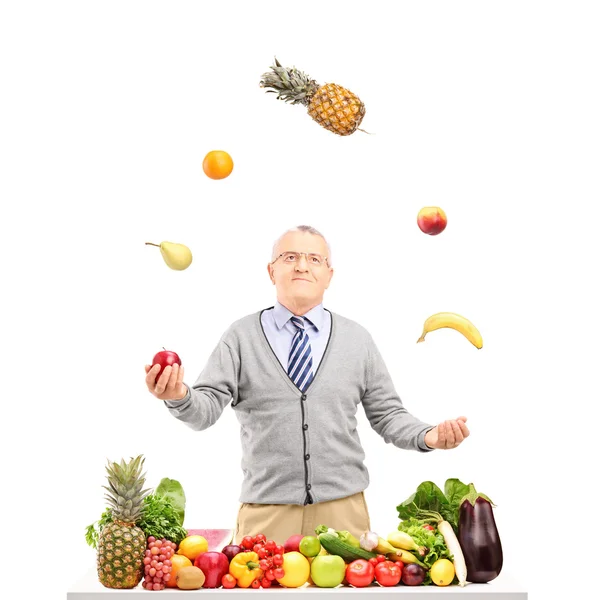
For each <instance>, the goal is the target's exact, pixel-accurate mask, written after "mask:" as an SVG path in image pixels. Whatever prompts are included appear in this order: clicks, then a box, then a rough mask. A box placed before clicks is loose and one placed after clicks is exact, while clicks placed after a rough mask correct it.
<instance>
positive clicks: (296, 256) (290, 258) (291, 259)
mask: <svg viewBox="0 0 600 600" xmlns="http://www.w3.org/2000/svg"><path fill="white" fill-rule="evenodd" d="M302 255H304V256H306V262H307V263H308V264H309V265H310V266H311V267H322V266H323V265H324V264H327V266H329V262H328V260H327V257H326V256H321V255H320V254H312V253H310V254H309V253H307V252H282V253H281V254H280V255H279V256H278V257H277V258H276V259H275V260H273V261H271V264H273V263H275V262H277V261H278V260H279V259H280V258H282V257H283V262H284V263H286V264H288V265H295V264H296V263H298V262H300V257H301V256H302Z"/></svg>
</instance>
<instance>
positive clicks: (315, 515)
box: [234, 492, 371, 544]
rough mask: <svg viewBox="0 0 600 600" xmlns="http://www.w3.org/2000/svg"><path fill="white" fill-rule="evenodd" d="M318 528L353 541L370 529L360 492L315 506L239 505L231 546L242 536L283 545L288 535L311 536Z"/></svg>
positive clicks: (365, 507) (367, 511)
mask: <svg viewBox="0 0 600 600" xmlns="http://www.w3.org/2000/svg"><path fill="white" fill-rule="evenodd" d="M318 525H326V526H327V527H332V528H333V529H336V530H342V531H343V530H347V531H349V532H350V533H351V534H352V535H354V536H355V537H357V538H360V536H361V535H362V534H363V533H365V532H366V531H370V529H371V520H370V518H369V510H368V508H367V503H366V501H365V495H364V493H363V492H359V493H358V494H353V495H352V496H348V497H346V498H339V499H337V500H330V501H328V502H317V503H316V504H307V505H305V506H301V505H299V504H246V503H243V504H240V508H239V510H238V516H237V524H236V531H235V541H234V543H235V544H238V543H239V542H241V541H242V538H243V537H244V536H245V535H251V536H253V537H254V536H255V535H256V534H258V533H263V534H264V535H265V536H266V537H267V539H268V540H274V541H275V542H277V543H278V544H284V543H285V541H286V540H287V539H288V538H289V537H290V536H292V535H295V534H300V535H315V528H316V527H317V526H318Z"/></svg>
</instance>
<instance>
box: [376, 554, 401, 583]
mask: <svg viewBox="0 0 600 600" xmlns="http://www.w3.org/2000/svg"><path fill="white" fill-rule="evenodd" d="M400 577H402V569H399V568H398V565H397V564H395V563H393V562H392V561H391V560H386V561H384V562H380V563H379V564H378V565H377V566H376V567H375V579H377V583H379V584H380V585H382V586H384V587H390V586H392V585H398V584H399V583H400Z"/></svg>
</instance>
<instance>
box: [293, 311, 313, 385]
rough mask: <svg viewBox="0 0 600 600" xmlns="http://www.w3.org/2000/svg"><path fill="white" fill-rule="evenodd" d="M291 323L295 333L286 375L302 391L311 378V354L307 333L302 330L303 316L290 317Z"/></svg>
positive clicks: (303, 324)
mask: <svg viewBox="0 0 600 600" xmlns="http://www.w3.org/2000/svg"><path fill="white" fill-rule="evenodd" d="M291 321H292V323H293V324H294V326H295V327H296V335H294V339H293V340H292V348H291V350H290V357H289V359H288V375H289V376H290V379H291V380H292V381H293V382H294V384H295V385H296V386H297V387H298V388H299V389H300V391H302V392H303V391H304V390H305V389H306V388H307V387H308V386H309V385H310V382H311V381H312V380H313V377H314V375H313V372H312V364H313V360H312V354H311V348H310V340H309V339H308V334H307V333H306V331H305V330H304V326H305V320H304V317H292V319H291Z"/></svg>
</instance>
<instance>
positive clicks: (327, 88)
mask: <svg viewBox="0 0 600 600" xmlns="http://www.w3.org/2000/svg"><path fill="white" fill-rule="evenodd" d="M271 69H272V70H273V72H272V73H271V72H267V73H264V74H263V76H262V79H261V81H260V87H263V88H272V89H268V90H267V93H269V92H272V93H275V92H277V99H278V100H285V101H286V102H291V103H292V104H303V105H304V106H307V107H308V114H309V115H310V116H311V117H312V118H313V119H314V120H315V121H316V122H317V123H318V124H319V125H321V126H322V127H325V129H327V130H329V131H333V133H336V134H338V135H350V134H351V133H354V132H355V131H356V130H357V129H358V126H359V125H360V123H361V121H362V120H363V117H364V116H365V105H364V104H363V103H362V102H361V101H360V99H359V98H358V96H356V94H353V93H352V92H351V91H350V90H347V89H346V88H344V87H342V86H341V85H338V84H337V83H326V84H324V85H319V84H318V83H317V82H316V81H315V80H314V79H311V78H310V77H309V76H308V75H306V74H305V73H302V71H298V69H296V67H293V68H291V69H289V68H285V67H282V66H281V65H280V64H279V61H278V60H277V58H275V64H274V65H273V66H272V67H271ZM359 131H363V130H362V129H360V130H359Z"/></svg>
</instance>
